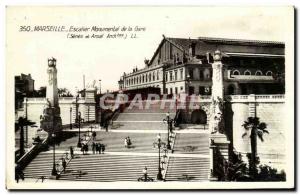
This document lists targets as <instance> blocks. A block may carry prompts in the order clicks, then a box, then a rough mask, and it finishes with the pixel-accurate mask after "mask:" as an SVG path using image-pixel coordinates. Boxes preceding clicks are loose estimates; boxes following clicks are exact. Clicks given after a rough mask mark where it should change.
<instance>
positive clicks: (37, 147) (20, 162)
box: [17, 136, 48, 170]
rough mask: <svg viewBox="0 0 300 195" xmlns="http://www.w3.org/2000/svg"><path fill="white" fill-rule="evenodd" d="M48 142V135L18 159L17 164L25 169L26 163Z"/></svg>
mask: <svg viewBox="0 0 300 195" xmlns="http://www.w3.org/2000/svg"><path fill="white" fill-rule="evenodd" d="M47 142H48V136H47V137H46V138H45V139H44V140H43V141H42V142H39V143H37V144H36V145H34V146H32V147H31V148H30V149H29V151H28V152H27V153H25V154H24V155H23V156H22V157H21V158H20V159H19V160H18V161H17V165H19V166H20V168H21V170H23V169H24V168H25V167H26V165H27V164H28V163H29V162H30V161H31V160H32V159H33V158H34V156H35V155H37V154H38V153H39V152H40V151H39V150H40V149H41V148H42V147H43V146H44V145H46V144H47Z"/></svg>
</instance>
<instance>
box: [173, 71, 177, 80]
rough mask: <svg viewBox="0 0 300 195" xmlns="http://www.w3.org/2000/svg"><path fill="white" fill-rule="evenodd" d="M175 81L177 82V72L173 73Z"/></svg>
mask: <svg viewBox="0 0 300 195" xmlns="http://www.w3.org/2000/svg"><path fill="white" fill-rule="evenodd" d="M174 76H175V81H177V71H175V72H174Z"/></svg>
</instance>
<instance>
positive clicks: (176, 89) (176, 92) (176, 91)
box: [175, 87, 178, 95]
mask: <svg viewBox="0 0 300 195" xmlns="http://www.w3.org/2000/svg"><path fill="white" fill-rule="evenodd" d="M175 94H176V95H177V94H178V88H177V87H175Z"/></svg>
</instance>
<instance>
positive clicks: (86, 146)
mask: <svg viewBox="0 0 300 195" xmlns="http://www.w3.org/2000/svg"><path fill="white" fill-rule="evenodd" d="M84 150H85V152H86V153H88V151H89V145H88V144H84Z"/></svg>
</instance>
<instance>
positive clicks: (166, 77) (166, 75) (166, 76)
mask: <svg viewBox="0 0 300 195" xmlns="http://www.w3.org/2000/svg"><path fill="white" fill-rule="evenodd" d="M165 80H166V82H167V81H168V73H167V72H166V74H165Z"/></svg>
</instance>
